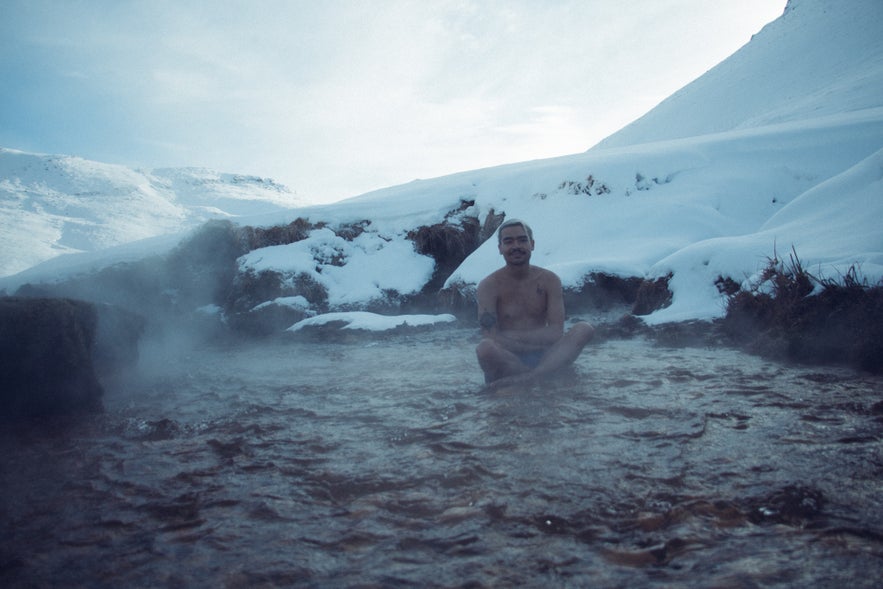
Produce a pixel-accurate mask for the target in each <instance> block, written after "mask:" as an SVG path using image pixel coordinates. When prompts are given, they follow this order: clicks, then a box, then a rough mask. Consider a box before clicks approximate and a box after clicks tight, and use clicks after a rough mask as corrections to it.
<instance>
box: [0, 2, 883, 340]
mask: <svg viewBox="0 0 883 589" xmlns="http://www.w3.org/2000/svg"><path fill="white" fill-rule="evenodd" d="M881 33H883V3H881V2H880V1H879V0H853V1H850V2H836V1H834V0H791V1H790V2H789V3H788V6H787V8H786V10H785V13H784V14H783V16H782V17H781V18H779V19H778V20H776V21H774V22H773V23H771V24H769V25H768V26H767V27H765V28H764V29H763V30H762V31H760V32H759V33H758V34H756V35H755V36H754V38H753V39H752V40H751V41H750V42H749V43H748V44H747V45H746V46H745V47H743V48H742V49H741V50H740V51H738V52H737V53H736V54H734V55H733V56H732V57H730V58H729V59H727V60H725V61H724V62H722V63H721V64H719V65H718V66H717V67H715V68H714V69H712V70H711V71H709V72H708V73H707V74H706V75H704V76H702V77H701V78H699V79H697V80H696V81H694V82H693V83H691V84H690V85H688V86H687V87H685V88H684V89H683V90H681V91H680V92H678V93H676V94H675V95H673V96H672V97H671V98H670V99H668V100H666V101H665V102H663V103H662V104H660V105H659V106H658V107H657V108H656V109H654V110H653V111H651V112H649V113H648V114H647V115H645V116H644V117H642V118H641V119H639V120H638V121H635V123H633V124H632V125H629V126H627V127H626V128H624V129H623V130H622V131H620V132H619V133H617V134H614V135H613V136H611V137H610V138H608V139H607V140H605V141H603V142H601V144H599V145H598V146H596V147H594V148H592V149H590V150H589V151H588V152H585V153H581V154H576V155H573V156H567V157H562V158H555V159H550V160H541V161H534V162H526V163H519V164H512V165H508V166H501V167H496V168H489V169H483V170H475V171H470V172H464V173H461V174H455V175H452V176H446V177H443V178H437V179H433V180H424V181H415V182H412V183H409V184H405V185H401V186H394V187H391V188H387V189H384V190H379V191H375V192H372V193H368V194H365V195H362V196H359V197H356V198H353V199H349V200H346V201H342V202H340V203H335V204H332V205H324V206H313V207H301V208H294V209H288V210H285V211H281V212H274V211H270V212H268V213H265V214H263V215H260V216H250V217H249V218H248V219H244V218H240V219H237V222H241V223H246V222H247V223H249V224H253V225H264V226H269V225H274V224H287V223H290V222H291V221H293V220H294V219H296V218H301V219H303V220H305V221H307V222H309V223H311V224H313V225H314V226H317V225H318V226H317V227H316V228H315V229H313V230H312V232H311V233H309V235H308V236H307V238H306V239H302V240H299V241H297V242H296V243H288V244H276V245H271V246H269V247H261V248H258V249H254V250H253V251H250V252H248V253H247V254H245V255H243V256H242V257H241V258H240V259H239V261H238V264H239V272H240V274H241V275H243V276H248V275H251V276H257V275H260V274H261V273H262V272H274V273H277V274H278V275H280V276H282V278H283V280H285V281H288V283H293V282H295V281H296V280H303V279H306V280H309V281H310V283H311V284H315V285H318V287H320V290H321V291H322V292H323V293H324V294H325V295H326V296H325V299H324V304H326V306H327V305H330V306H331V309H332V310H333V309H334V306H335V302H336V303H338V304H339V305H341V306H342V307H346V308H352V307H353V306H356V305H358V304H359V303H363V304H367V303H369V302H370V301H371V300H372V299H374V298H377V297H379V296H382V294H383V293H384V292H387V291H389V290H395V291H396V292H399V293H402V294H408V293H412V292H416V291H418V290H419V289H420V288H422V286H423V285H425V284H426V282H427V281H428V280H429V277H430V276H431V274H432V267H433V264H432V261H431V260H429V259H427V257H426V256H422V255H420V254H419V253H418V252H416V251H415V249H414V247H413V245H412V243H411V242H410V241H409V232H412V231H413V230H414V229H416V228H418V227H421V226H424V225H432V224H435V223H441V222H443V221H445V220H447V221H448V222H451V221H452V220H453V221H456V218H457V215H460V216H469V217H471V218H476V219H484V218H486V217H487V216H488V215H489V214H490V213H492V212H493V213H495V214H500V213H503V214H505V215H506V216H508V217H519V218H522V219H525V220H527V221H528V222H529V223H531V225H532V226H533V229H534V233H535V237H536V242H537V249H536V251H535V252H534V262H535V263H537V264H539V265H542V266H545V267H548V268H550V269H552V270H554V271H556V272H557V273H558V274H559V275H560V276H561V278H562V282H563V283H564V285H565V287H567V288H572V289H575V290H578V289H579V288H580V287H581V286H582V285H583V284H584V282H585V281H586V279H587V277H589V276H591V275H592V274H593V273H606V274H613V275H619V276H626V277H630V276H638V277H646V278H651V279H652V278H656V277H661V276H667V275H669V274H670V275H671V280H670V282H669V287H670V289H671V290H672V292H673V301H672V304H671V306H669V307H668V308H666V309H662V310H660V311H657V312H656V313H654V314H653V315H651V316H650V317H649V318H647V321H648V322H651V323H654V322H655V323H659V322H665V321H679V320H686V319H697V318H698V319H709V318H713V317H717V316H720V315H721V314H723V312H724V309H725V303H726V299H725V296H724V295H723V294H721V293H720V292H719V290H718V289H717V287H716V285H715V283H716V281H718V280H719V279H721V278H728V279H731V280H735V281H736V282H742V281H749V282H750V281H752V280H756V279H757V277H758V276H759V274H760V271H761V270H762V269H763V268H764V267H765V266H766V265H767V263H768V260H769V258H771V257H773V256H775V255H778V256H780V257H781V256H786V257H787V254H788V253H789V252H791V251H796V252H797V254H798V255H799V256H800V259H801V261H802V263H803V265H804V267H806V268H808V269H810V270H811V271H813V272H814V273H816V274H821V275H823V276H826V277H831V278H836V277H837V276H838V275H842V274H845V273H846V272H848V271H849V269H850V268H857V269H858V271H859V273H860V275H861V276H863V277H865V278H866V279H868V280H869V281H871V282H876V281H878V280H880V279H881V278H883V230H881V226H883V225H881V221H883V92H881V89H883V34H881ZM139 198H148V196H147V195H145V196H140V197H139ZM199 204H201V205H204V204H207V201H204V202H200V203H199ZM464 206H465V207H466V208H464ZM160 210H161V208H160ZM455 211H458V212H457V213H454V212H455ZM452 215H453V216H452ZM160 219H162V220H163V222H167V223H170V224H171V223H172V220H171V219H172V216H171V214H168V215H166V216H165V217H162V216H158V217H157V226H159V225H161V223H160V221H159V220H160ZM366 220H368V221H370V223H365V221H366ZM354 224H359V227H360V229H359V232H358V235H356V236H355V237H353V235H352V231H351V230H352V227H353V226H354ZM344 226H346V227H348V229H347V231H349V233H350V234H344V232H342V231H339V230H337V229H336V228H339V227H344ZM151 247H153V246H151ZM146 249H150V248H149V247H146V246H141V248H140V250H139V251H140V252H143V251H145V250H146ZM132 255H133V254H132V250H131V249H126V250H125V251H123V250H119V249H118V250H104V251H102V252H98V253H96V254H90V255H72V256H65V257H64V258H59V259H56V260H53V261H51V262H49V263H47V264H43V265H40V266H37V267H35V268H33V269H30V270H28V271H26V272H24V273H22V274H19V275H16V276H12V277H8V278H7V279H4V280H0V288H4V287H5V288H7V289H10V290H11V289H13V288H15V287H16V286H17V285H20V284H22V283H24V282H27V281H31V282H33V281H36V280H41V279H51V278H57V277H58V276H60V275H61V274H63V273H71V272H74V271H77V272H82V271H85V270H87V269H88V268H92V267H96V266H98V265H101V264H107V263H110V261H113V260H116V259H122V258H125V257H127V256H128V257H131V256H132ZM500 264H501V262H500V258H499V255H498V253H497V251H496V244H495V243H494V242H493V240H490V241H488V242H485V243H484V244H483V245H482V246H481V247H479V248H478V249H477V250H476V251H475V252H474V253H473V254H472V255H470V256H469V257H468V258H466V260H465V261H464V262H463V263H462V264H461V265H460V266H459V267H458V268H457V269H456V270H455V271H454V272H453V273H452V274H451V275H450V276H449V277H448V278H447V282H446V286H447V287H449V288H457V289H464V290H468V289H469V288H471V287H472V286H474V285H475V284H476V283H477V281H478V280H480V279H481V278H482V277H483V276H484V275H486V274H487V273H489V272H490V271H492V270H493V269H495V268H496V267H498V266H499V265H500ZM304 277H305V278H304ZM295 299H296V300H295ZM286 301H287V302H289V303H291V302H292V301H293V304H297V305H298V306H300V307H301V308H304V309H307V310H309V309H310V307H311V306H312V307H313V310H316V309H318V307H317V306H316V305H315V304H314V301H311V300H309V299H306V298H303V297H300V298H298V297H288V298H287V299H286ZM265 302H266V303H271V302H272V301H265ZM262 304H263V303H262ZM279 304H282V302H281V301H280V302H279Z"/></svg>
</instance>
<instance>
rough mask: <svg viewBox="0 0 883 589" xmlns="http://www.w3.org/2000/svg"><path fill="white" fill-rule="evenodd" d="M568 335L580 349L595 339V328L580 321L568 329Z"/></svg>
mask: <svg viewBox="0 0 883 589" xmlns="http://www.w3.org/2000/svg"><path fill="white" fill-rule="evenodd" d="M569 335H570V337H571V338H573V341H574V342H575V343H576V344H577V345H579V346H580V347H582V346H585V345H586V344H587V343H589V342H590V341H591V340H592V338H593V337H595V328H594V327H592V326H591V325H590V324H588V323H586V322H585V321H580V322H579V323H575V324H574V325H573V326H572V327H571V328H570V330H569Z"/></svg>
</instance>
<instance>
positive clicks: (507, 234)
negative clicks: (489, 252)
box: [499, 225, 534, 266]
mask: <svg viewBox="0 0 883 589" xmlns="http://www.w3.org/2000/svg"><path fill="white" fill-rule="evenodd" d="M533 245H534V244H533V241H531V239H530V237H528V235H527V231H525V230H524V227H522V226H521V225H511V226H509V227H506V228H504V229H503V231H502V232H500V245H499V248H500V253H501V254H502V255H503V259H504V260H506V263H507V264H510V265H512V266H522V265H524V264H527V263H528V262H530V253H531V252H532V251H533Z"/></svg>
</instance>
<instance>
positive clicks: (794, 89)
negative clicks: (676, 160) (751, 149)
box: [598, 0, 883, 148]
mask: <svg viewBox="0 0 883 589" xmlns="http://www.w3.org/2000/svg"><path fill="white" fill-rule="evenodd" d="M881 93H883V2H879V1H877V0H850V1H849V2H843V1H841V0H789V2H788V5H787V7H786V8H785V12H784V14H783V15H782V16H781V17H780V18H779V19H777V20H775V21H773V22H771V23H770V24H768V25H767V26H766V27H764V28H763V30H762V31H761V32H760V33H758V34H756V35H754V37H753V38H752V39H751V41H750V42H749V43H748V44H747V45H745V46H744V47H742V48H741V49H740V50H739V51H737V52H736V53H734V54H733V55H732V56H730V57H729V58H727V59H726V60H724V61H723V62H721V63H720V64H718V65H717V66H716V67H714V68H712V69H711V70H710V71H708V72H707V73H706V74H705V75H703V76H702V77H700V78H699V79H698V80H696V81H694V82H693V83H691V84H688V85H687V86H685V87H684V88H682V89H681V90H679V91H678V92H676V93H675V94H673V95H672V96H670V97H669V98H667V99H666V100H664V101H663V102H662V103H661V104H659V105H658V106H657V107H656V108H654V109H653V110H652V111H650V112H649V113H647V114H646V115H644V116H643V117H641V118H639V119H638V120H636V121H635V122H633V123H631V124H629V125H627V126H626V127H624V128H623V129H622V130H620V131H618V132H616V133H614V134H613V135H611V136H609V137H607V138H606V139H604V140H603V141H601V142H600V143H599V144H598V147H605V148H606V147H623V146H626V145H635V144H638V143H646V142H650V141H661V140H667V139H680V138H684V137H695V136H697V135H704V134H706V133H720V132H723V131H730V130H734V129H746V128H752V127H760V126H764V125H768V124H775V123H784V122H789V121H801V120H806V119H811V118H815V117H821V116H826V115H832V114H838V113H847V112H854V111H859V110H862V109H866V108H874V107H876V106H880V94H881Z"/></svg>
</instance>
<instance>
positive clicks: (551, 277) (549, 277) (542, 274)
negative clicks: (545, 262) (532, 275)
mask: <svg viewBox="0 0 883 589" xmlns="http://www.w3.org/2000/svg"><path fill="white" fill-rule="evenodd" d="M531 267H532V268H533V270H534V272H536V276H537V278H539V279H541V280H543V281H553V282H561V279H560V278H559V277H558V275H557V274H555V273H554V272H552V271H551V270H549V269H547V268H543V267H542V266H531Z"/></svg>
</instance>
